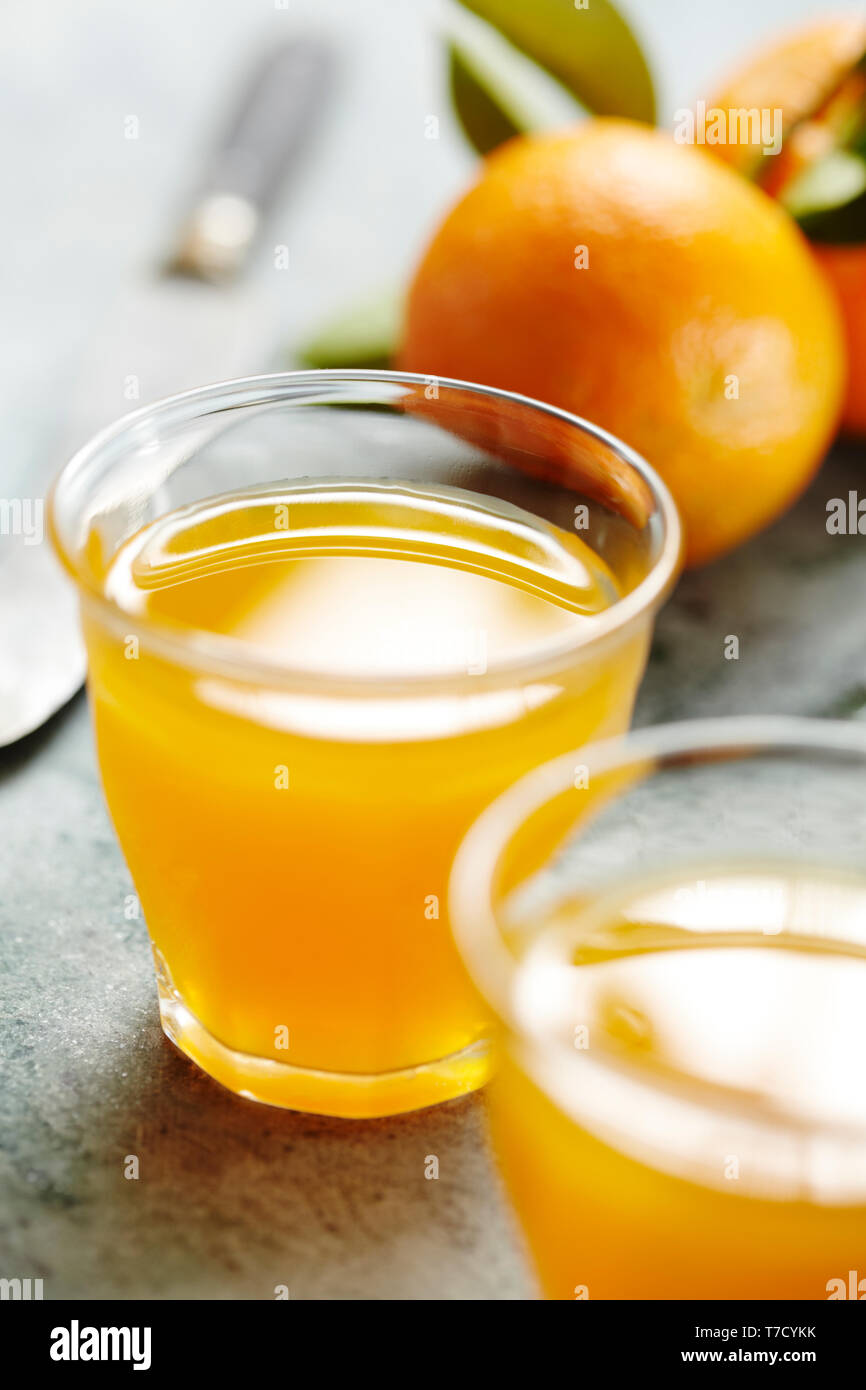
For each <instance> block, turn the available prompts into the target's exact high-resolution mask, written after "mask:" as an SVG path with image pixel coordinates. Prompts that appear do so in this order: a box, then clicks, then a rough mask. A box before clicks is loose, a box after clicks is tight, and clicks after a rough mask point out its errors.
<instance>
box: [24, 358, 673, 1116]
mask: <svg viewBox="0 0 866 1390" xmlns="http://www.w3.org/2000/svg"><path fill="white" fill-rule="evenodd" d="M515 462H517V463H519V464H520V465H521V466H520V467H514V464H515ZM564 470H567V473H568V479H569V482H568V486H563V485H562V484H561V482H557V481H556V475H557V474H558V475H559V476H561V475H562V473H563V471H564ZM551 475H553V477H552V478H551ZM52 526H53V533H54V538H55V544H56V546H57V548H58V550H59V553H60V555H61V557H62V559H63V560H64V562H65V564H66V567H67V568H68V570H69V571H70V572H71V573H72V575H73V576H74V578H75V580H76V582H77V585H78V588H79V593H80V598H81V609H82V620H83V628H84V635H85V639H86V644H87V650H88V657H89V688H90V697H91V703H92V709H93V718H94V725H95V733H96V742H97V750H98V756H99V763H100V769H101V776H102V782H103V786H104V790H105V795H106V799H107V802H108V806H109V810H110V812H111V816H112V819H113V822H114V825H115V828H116V831H117V834H118V837H119V840H120V842H121V845H122V848H123V850H124V854H125V856H126V859H127V862H128V865H129V868H130V870H131V873H132V877H133V880H134V883H135V887H136V891H137V893H138V895H139V897H140V900H141V904H142V908H143V912H144V915H145V918H146V920H147V924H148V929H149V931H150V935H151V939H152V943H153V951H154V958H155V962H156V975H157V984H158V990H159V999H160V1010H161V1016H162V1022H163V1027H164V1029H165V1032H166V1033H167V1034H168V1036H169V1037H170V1038H171V1039H172V1040H173V1041H174V1042H175V1043H176V1044H177V1046H178V1047H179V1048H180V1049H181V1050H182V1051H184V1052H185V1053H186V1054H187V1055H188V1056H189V1057H191V1058H192V1059H193V1060H194V1061H196V1062H197V1063H198V1064H199V1066H201V1067H202V1068H203V1069H204V1070H205V1071H207V1072H209V1073H210V1074H211V1075H212V1076H214V1077H216V1078H217V1079H218V1080H220V1081H221V1082H223V1083H224V1084H225V1085H226V1086H228V1087H230V1088H231V1089H232V1090H234V1091H236V1092H238V1093H239V1094H241V1095H244V1096H247V1097H250V1098H254V1099H257V1100H263V1101H268V1102H270V1103H272V1104H277V1105H283V1106H289V1107H291V1108H294V1109H299V1110H308V1111H314V1112H321V1113H327V1114H334V1115H349V1116H359V1115H380V1114H388V1113H393V1112H397V1111H401V1110H408V1109H414V1108H416V1107H419V1106H424V1105H429V1104H431V1103H434V1102H436V1101H440V1100H444V1099H448V1098H449V1097H452V1096H455V1095H459V1094H461V1093H464V1092H466V1091H469V1090H472V1089H474V1088H475V1087H477V1086H479V1085H480V1084H482V1083H483V1082H484V1081H485V1080H486V1079H487V1077H488V1074H489V1069H490V1043H489V1033H490V1016H489V1012H488V1009H487V1007H486V1006H485V1005H484V1003H483V1001H481V1000H480V999H479V997H478V995H477V993H476V991H475V990H474V989H473V988H472V987H471V986H470V984H469V982H468V980H467V978H466V975H465V971H464V969H463V966H462V964H461V962H460V960H459V957H458V954H457V951H456V949H455V946H454V943H453V939H452V936H451V932H450V927H449V921H448V911H447V901H446V899H447V883H448V874H449V870H450V867H451V862H452V859H453V856H454V853H455V851H456V849H457V846H458V844H459V843H460V840H461V839H462V837H463V835H464V834H465V832H466V830H467V829H468V827H469V825H470V824H471V822H472V821H473V819H474V818H475V817H476V816H477V815H478V813H479V812H480V810H481V808H482V807H483V806H484V805H486V804H487V803H488V802H489V801H491V799H493V798H494V797H495V796H497V795H498V794H499V793H500V792H501V791H502V790H503V789H504V788H505V787H506V786H508V785H509V784H510V783H512V782H513V781H515V780H516V779H517V778H519V777H521V776H522V775H523V774H524V773H526V772H527V771H528V770H529V769H530V768H531V767H533V766H535V765H537V764H538V763H541V762H544V761H546V760H547V759H549V758H550V757H552V756H555V755H556V754H558V753H561V752H562V751H563V750H565V749H567V748H569V747H571V746H572V745H573V744H574V742H575V741H578V742H580V741H583V740H588V739H590V738H592V737H597V736H600V735H607V734H615V733H618V732H621V731H622V730H624V729H625V728H626V726H627V725H628V723H629V719H630V714H631V709H632V704H633V701H634V696H635V691H636V688H637V685H638V682H639V679H640V676H641V673H642V670H643V666H644V662H645V659H646V652H647V645H648V641H649V637H650V631H651V624H652V618H653V615H654V613H655V611H656V609H657V608H658V606H659V604H660V603H661V601H662V600H663V598H664V596H665V595H666V593H667V591H668V589H669V587H670V586H671V584H672V582H673V580H674V578H675V575H676V571H677V567H678V561H679V549H680V539H679V523H678V520H677V516H676V512H675V509H674V507H673V504H672V503H671V501H670V498H669V496H668V493H667V491H666V489H665V488H664V486H663V485H662V484H661V483H660V482H659V481H658V479H657V478H656V477H655V475H654V473H653V472H652V470H651V469H650V468H649V467H648V466H647V465H646V464H645V463H644V462H643V461H642V460H641V459H640V458H638V457H637V456H635V455H633V454H632V453H631V452H630V451H629V450H628V449H626V448H625V447H623V446H621V445H619V444H618V443H617V442H616V441H614V440H613V439H612V438H610V437H609V436H607V435H605V434H604V433H603V432H602V431H599V430H597V429H595V428H594V427H592V426H589V425H586V424H584V423H582V422H580V421H578V420H577V419H575V418H574V417H571V416H569V415H567V414H565V413H564V412H562V411H559V410H556V409H554V408H552V407H547V406H543V405H540V404H538V403H535V402H531V401H527V400H524V399H523V398H521V397H516V396H513V395H509V394H508V393H504V392H497V391H493V390H487V389H484V388H481V387H474V386H471V385H466V384H461V383H453V382H448V381H431V380H425V379H424V378H418V377H411V376H400V375H399V374H396V373H388V372H382V373H373V372H359V373H355V374H352V375H346V374H342V373H339V372H311V373H292V374H286V375H282V376H270V377H263V378H257V379H249V380H245V381H238V382H233V383H226V384H222V385H219V386H213V387H208V388H203V389H201V390H198V391H194V392H190V393H187V394H186V395H184V396H179V397H175V398H173V399H172V400H169V401H165V402H162V403H159V404H158V405H156V406H153V407H149V408H147V409H145V410H142V411H139V412H137V413H136V414H135V415H132V416H129V417H127V419H126V420H123V421H120V422H119V423H118V424H117V425H115V426H113V427H112V428H111V429H110V430H108V431H106V432H104V433H103V434H102V435H101V436H99V437H98V438H97V439H96V440H94V441H93V442H92V443H91V444H90V445H89V446H87V447H86V448H85V449H83V450H82V451H81V452H80V453H79V454H78V455H77V456H76V458H75V459H74V460H73V461H72V462H71V463H70V464H69V465H68V467H67V468H66V470H65V471H64V472H63V474H62V475H61V477H60V479H59V481H58V483H57V485H56V487H55V490H54V494H53V499H52Z"/></svg>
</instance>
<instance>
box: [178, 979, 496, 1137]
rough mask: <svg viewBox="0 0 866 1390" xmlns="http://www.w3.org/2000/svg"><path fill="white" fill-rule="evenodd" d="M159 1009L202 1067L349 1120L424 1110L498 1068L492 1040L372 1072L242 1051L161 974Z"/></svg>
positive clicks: (270, 1101)
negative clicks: (493, 1063) (220, 1034)
mask: <svg viewBox="0 0 866 1390" xmlns="http://www.w3.org/2000/svg"><path fill="white" fill-rule="evenodd" d="M157 987H158V990H159V1014H160V1019H161V1022H162V1029H163V1032H164V1033H165V1035H166V1037H167V1038H169V1039H170V1041H171V1042H173V1043H174V1044H175V1046H176V1047H178V1048H179V1049H180V1051H181V1052H183V1053H185V1055H186V1056H187V1057H189V1058H190V1059H191V1060H192V1061H193V1062H195V1063H196V1065H197V1066H199V1067H201V1069H202V1071H204V1072H207V1074H208V1076H212V1077H213V1078H214V1080H215V1081H219V1082H220V1083H221V1085H223V1086H225V1087H227V1088H228V1090H230V1091H234V1093H235V1094H236V1095H239V1096H243V1097H244V1098H245V1099H246V1100H257V1101H261V1102H262V1103H263V1104H265V1105H278V1106H281V1107H282V1108H283V1109H285V1110H301V1111H304V1112H305V1113H306V1114H310V1115H332V1116H335V1117H338V1118H342V1119H354V1120H358V1119H375V1118H379V1117H381V1116H384V1115H399V1114H402V1113H403V1112H404V1111H407V1110H422V1109H424V1108H425V1107H426V1106H428V1105H439V1104H440V1103H441V1102H442V1101H444V1100H453V1099H454V1097H455V1096H463V1095H467V1094H468V1093H469V1092H470V1091H477V1090H478V1088H479V1086H483V1085H484V1083H485V1082H486V1081H487V1080H488V1079H489V1077H490V1073H491V1045H490V1042H489V1041H488V1040H487V1039H482V1040H481V1041H479V1042H476V1043H473V1044H472V1045H471V1046H470V1047H466V1048H464V1049H463V1051H462V1052H455V1053H454V1054H453V1055H452V1056H450V1057H442V1058H440V1059H439V1060H438V1061H435V1062H425V1063H424V1064H423V1065H422V1066H418V1067H407V1068H406V1069H405V1070H402V1071H390V1072H382V1073H380V1074H379V1075H375V1076H368V1075H365V1074H362V1073H357V1074H356V1073H352V1072H333V1071H314V1070H313V1069H312V1068H309V1067H293V1066H290V1065H289V1064H288V1063H287V1062H277V1061H274V1060H273V1059H272V1058H264V1057H253V1056H251V1055H250V1054H248V1053H246V1052H235V1051H234V1050H233V1049H232V1048H230V1047H226V1045H225V1043H221V1042H219V1041H218V1039H217V1038H215V1037H214V1036H213V1035H212V1034H211V1033H209V1032H208V1030H207V1029H206V1028H205V1027H204V1025H203V1024H202V1023H200V1022H199V1020H198V1019H197V1018H196V1017H195V1015H194V1014H193V1013H192V1012H191V1011H190V1010H189V1009H188V1008H187V1006H186V1004H185V1003H184V1002H183V1000H182V998H181V997H180V995H179V994H178V993H177V992H176V990H174V989H173V988H170V987H168V988H167V987H166V984H165V983H164V982H163V980H160V979H159V978H158V977H157Z"/></svg>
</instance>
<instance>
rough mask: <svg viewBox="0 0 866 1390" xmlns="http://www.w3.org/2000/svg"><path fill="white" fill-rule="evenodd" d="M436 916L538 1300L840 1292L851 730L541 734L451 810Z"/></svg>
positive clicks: (850, 1170)
mask: <svg viewBox="0 0 866 1390" xmlns="http://www.w3.org/2000/svg"><path fill="white" fill-rule="evenodd" d="M451 912H452V921H453V923H454V929H455V932H456V937H457V940H458V943H459V945H460V947H461V949H462V951H463V954H464V958H465V960H466V962H467V963H468V966H469V969H470V972H471V974H472V976H473V979H474V980H475V982H476V984H477V986H478V987H479V989H480V991H481V993H482V996H483V998H484V1000H485V1002H486V1003H487V1004H488V1005H489V1006H490V1007H491V1009H492V1010H493V1011H494V1012H495V1013H496V1015H497V1016H498V1018H499V1020H500V1023H501V1066H500V1070H499V1073H498V1075H497V1076H496V1077H495V1079H494V1080H493V1082H492V1084H491V1087H490V1090H489V1107H490V1117H491V1127H492V1135H493V1141H494V1147H495V1149H496V1152H497V1155H498V1158H499V1160H500V1164H501V1168H502V1171H503V1174H504V1177H505V1182H506V1186H507V1187H508V1189H509V1190H510V1194H511V1197H512V1198H513V1203H514V1206H515V1208H516V1211H517V1213H518V1216H519V1219H520V1222H521V1224H522V1226H523V1229H524V1232H525V1235H526V1240H527V1243H528V1246H529V1250H530V1253H531V1255H532V1258H533V1260H534V1263H535V1266H536V1268H537V1271H538V1275H539V1278H540V1283H541V1287H542V1289H543V1291H544V1294H545V1295H546V1296H547V1297H548V1298H553V1299H575V1298H577V1299H583V1298H591V1299H826V1298H850V1297H854V1298H858V1297H864V1296H866V1088H864V1085H863V1074H862V1073H863V1058H864V1056H866V732H864V731H863V730H861V729H858V728H856V727H855V726H853V725H849V724H841V723H833V722H830V721H827V722H824V721H817V720H794V719H792V720H785V719H778V720H776V719H770V720H751V719H729V720H718V721H707V722H695V723H692V724H680V725H670V726H667V727H659V728H654V729H650V730H647V731H643V732H639V733H635V734H631V735H629V736H627V737H626V738H624V739H619V740H608V741H606V742H603V743H600V744H598V745H595V746H592V747H590V748H588V749H584V750H582V751H579V752H576V753H572V754H567V755H565V756H563V757H560V758H558V759H556V760H554V761H553V762H551V763H549V764H547V765H546V766H545V767H543V768H541V769H537V770H535V771H534V772H532V773H530V774H529V775H528V776H527V777H526V778H524V779H522V781H521V782H519V783H518V784H516V785H515V786H514V787H512V788H510V789H509V790H508V791H506V792H505V793H504V795H503V796H502V797H500V798H499V799H498V800H497V801H496V802H495V803H493V805H492V806H491V807H489V808H488V809H487V810H486V811H485V812H484V813H483V814H482V815H481V817H480V818H479V820H478V821H477V822H476V824H475V825H474V826H473V828H472V829H471V831H470V832H469V835H468V836H467V838H466V840H465V841H464V843H463V845H462V847H461V849H460V851H459V853H458V855H457V858H456V862H455V866H454V872H453V878H452V886H451ZM852 1289H853V1290H854V1292H852Z"/></svg>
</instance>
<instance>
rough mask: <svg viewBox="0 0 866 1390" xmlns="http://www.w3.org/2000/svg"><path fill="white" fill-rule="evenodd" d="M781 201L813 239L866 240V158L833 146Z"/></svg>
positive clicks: (790, 187) (792, 186) (784, 193)
mask: <svg viewBox="0 0 866 1390" xmlns="http://www.w3.org/2000/svg"><path fill="white" fill-rule="evenodd" d="M781 201H782V202H783V203H784V205H785V207H786V208H787V210H788V212H790V214H791V216H792V217H794V218H796V220H797V221H798V222H799V224H800V226H801V228H802V229H803V231H804V232H805V233H806V236H808V237H809V239H810V240H811V241H820V242H825V243H826V242H830V243H837V244H838V243H842V242H860V241H866V160H864V158H863V157H862V156H861V155H860V154H857V153H854V152H853V151H852V150H833V151H832V152H831V153H829V154H827V155H825V156H824V157H823V159H819V160H817V161H816V162H815V163H814V164H810V165H809V166H808V168H806V169H804V170H803V172H802V173H801V174H800V175H799V177H798V178H796V179H794V181H793V182H792V183H791V184H790V186H789V187H788V188H786V189H785V190H784V192H783V194H782V197H781Z"/></svg>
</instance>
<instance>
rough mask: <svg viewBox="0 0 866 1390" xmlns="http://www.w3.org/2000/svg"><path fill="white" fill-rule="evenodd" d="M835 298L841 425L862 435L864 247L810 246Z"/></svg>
mask: <svg viewBox="0 0 866 1390" xmlns="http://www.w3.org/2000/svg"><path fill="white" fill-rule="evenodd" d="M812 249H813V250H814V252H815V255H816V257H817V259H818V264H819V265H820V266H821V268H822V270H823V271H824V274H825V275H826V276H827V279H828V280H829V281H830V284H831V285H832V286H833V289H834V290H835V292H836V296H837V298H838V300H839V308H840V309H841V311H842V322H843V325H844V329H845V340H846V343H847V346H848V392H847V395H846V397H845V405H844V407H843V410H842V425H843V427H844V429H845V430H847V431H849V432H850V433H851V434H866V246H859V245H852V246H818V245H815V246H813V248H812Z"/></svg>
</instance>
